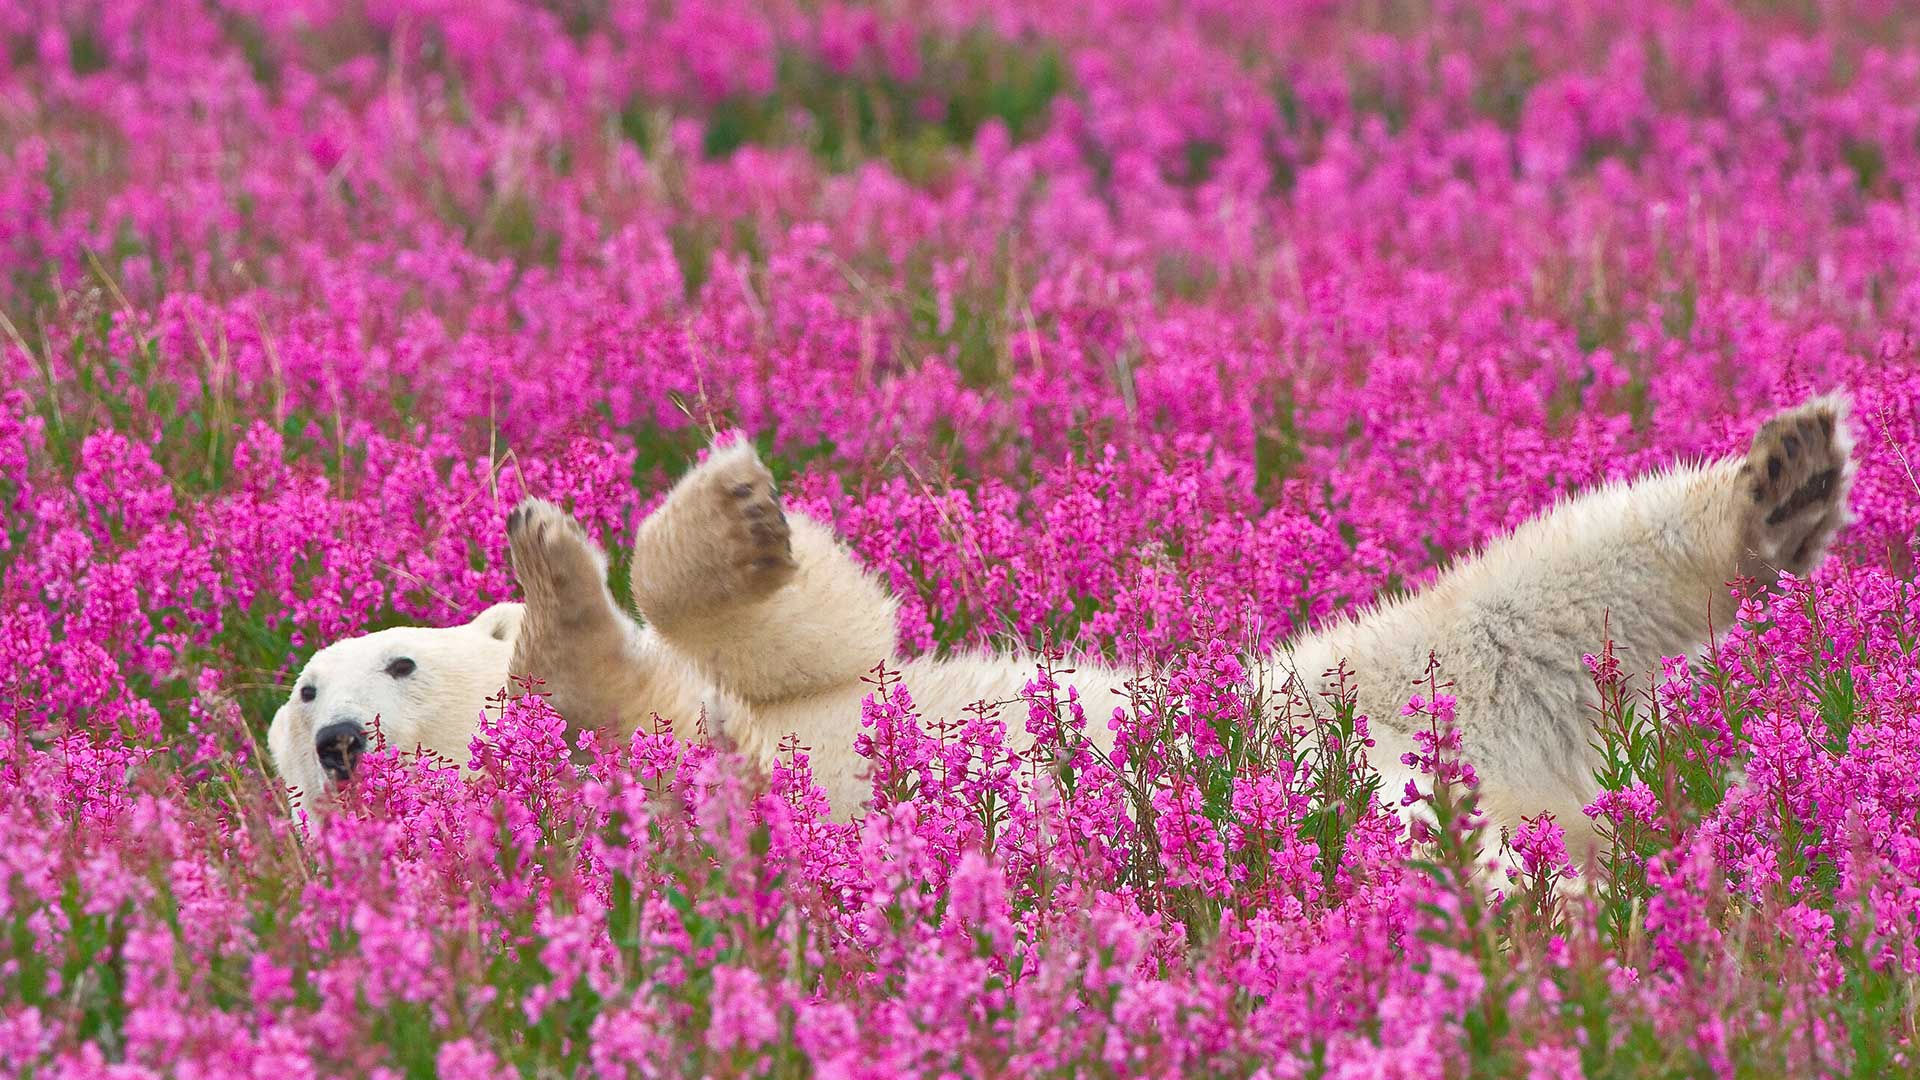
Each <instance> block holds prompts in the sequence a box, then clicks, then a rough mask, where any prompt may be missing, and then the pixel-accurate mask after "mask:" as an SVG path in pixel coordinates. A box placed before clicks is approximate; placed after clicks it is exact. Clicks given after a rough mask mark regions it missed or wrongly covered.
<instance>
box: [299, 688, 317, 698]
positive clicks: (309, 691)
mask: <svg viewBox="0 0 1920 1080" xmlns="http://www.w3.org/2000/svg"><path fill="white" fill-rule="evenodd" d="M319 696H320V691H318V690H315V689H314V688H313V687H312V686H310V685H309V686H303V687H301V688H300V700H301V701H312V700H313V699H314V698H316V697H319Z"/></svg>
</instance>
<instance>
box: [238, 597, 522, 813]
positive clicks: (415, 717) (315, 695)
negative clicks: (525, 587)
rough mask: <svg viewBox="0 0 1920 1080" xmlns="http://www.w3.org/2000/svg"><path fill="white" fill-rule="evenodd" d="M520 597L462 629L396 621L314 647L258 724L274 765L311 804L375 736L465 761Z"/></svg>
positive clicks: (493, 690)
mask: <svg viewBox="0 0 1920 1080" xmlns="http://www.w3.org/2000/svg"><path fill="white" fill-rule="evenodd" d="M525 611H526V609H525V607H524V606H523V605H520V604H495V605H494V606H492V607H490V608H488V609H487V610H485V611H483V612H481V613H480V615H479V617H478V618H476V619H474V620H473V621H472V622H470V623H467V624H466V625H464V626H449V627H444V628H442V627H428V626H399V627H394V628H393V629H391V630H380V631H377V632H375V633H371V634H366V635H363V636H361V637H356V638H348V639H347V640H345V641H336V642H334V643H333V644H331V645H329V646H327V647H326V648H324V649H321V650H320V651H319V652H317V653H314V654H313V659H311V660H309V661H307V666H306V667H305V668H303V669H301V671H300V677H299V678H298V679H296V680H295V681H294V684H293V693H292V694H291V695H289V696H288V698H287V703H286V704H285V705H282V706H280V710H279V711H278V712H276V713H274V716H273V723H272V724H271V725H270V726H269V727H268V728H267V751H268V753H269V754H271V755H272V757H273V767H274V771H276V772H278V773H279V774H280V779H281V780H282V781H283V782H284V783H286V784H287V785H288V786H289V787H292V788H294V789H296V790H295V794H294V798H295V799H296V801H297V802H298V803H299V805H302V806H305V807H307V808H309V809H317V808H318V807H319V806H320V804H322V803H324V802H325V796H326V793H327V791H328V790H329V788H330V786H334V785H341V784H346V783H348V782H350V781H351V780H352V779H353V772H354V766H355V765H357V764H358V763H359V761H360V755H361V754H363V753H365V752H366V750H367V748H368V747H369V746H371V745H373V743H374V741H375V740H376V738H377V739H378V740H380V741H382V742H384V743H385V745H387V746H390V747H394V748H396V749H398V750H402V751H410V750H416V749H418V750H430V751H432V752H434V753H436V754H439V755H441V756H443V757H447V758H450V759H452V760H453V761H455V762H457V763H459V764H461V765H465V764H466V761H467V748H468V745H469V744H470V743H471V742H472V740H473V736H474V733H475V732H476V731H478V730H479V726H480V714H481V710H482V709H483V708H484V707H485V705H486V703H487V699H489V698H491V697H492V696H493V695H495V694H497V693H499V692H500V689H501V688H502V687H504V686H505V685H506V682H507V667H508V665H509V664H510V663H511V662H512V659H513V643H514V638H515V637H517V636H518V635H519V633H520V618H521V616H522V615H523V614H524V613H525Z"/></svg>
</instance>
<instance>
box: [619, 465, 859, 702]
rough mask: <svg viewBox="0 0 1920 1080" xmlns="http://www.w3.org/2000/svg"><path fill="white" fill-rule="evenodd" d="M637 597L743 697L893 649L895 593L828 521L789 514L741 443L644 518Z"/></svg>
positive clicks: (838, 671)
mask: <svg viewBox="0 0 1920 1080" xmlns="http://www.w3.org/2000/svg"><path fill="white" fill-rule="evenodd" d="M632 581H633V604H634V608H635V609H636V610H637V611H639V613H640V615H641V616H642V617H643V618H644V619H645V620H646V621H647V625H648V627H649V628H651V629H652V630H653V631H655V632H657V633H658V634H659V635H660V637H661V639H662V640H663V641H664V642H666V643H667V644H668V645H669V646H671V647H672V648H673V649H674V650H676V651H677V652H679V653H680V654H682V655H684V656H685V657H686V658H687V659H688V660H690V661H691V662H693V663H694V664H696V665H698V666H699V668H700V669H701V671H702V672H703V673H705V674H706V676H707V677H708V678H710V679H712V680H713V681H714V682H715V683H717V684H719V685H720V686H721V687H723V688H725V689H726V690H728V691H729V692H731V693H734V694H737V695H739V696H740V697H742V698H744V699H745V700H746V701H748V702H782V701H790V700H792V699H794V698H798V697H803V696H806V695H811V694H818V693H821V692H823V691H826V690H831V689H833V688H836V687H841V686H845V685H849V684H857V683H858V682H859V680H860V678H861V677H862V676H863V675H865V674H866V673H867V672H868V671H870V670H871V669H872V668H873V667H874V666H875V665H876V664H879V663H882V662H883V661H889V660H891V659H892V658H893V654H894V600H893V597H892V595H891V594H889V593H888V591H887V589H886V587H885V586H883V585H882V584H880V582H879V581H877V580H876V579H875V578H873V577H872V576H871V575H869V574H867V573H866V572H865V571H864V570H862V569H861V567H860V565H859V564H858V563H857V562H855V561H854V559H853V556H852V554H851V553H849V552H848V551H847V550H846V549H845V548H843V547H842V546H841V545H840V544H839V542H838V540H837V539H836V538H835V537H834V535H833V531H832V530H831V529H830V528H828V527H827V526H825V525H823V524H821V523H819V522H816V521H813V520H811V519H808V518H805V517H802V516H799V515H793V516H791V517H790V516H789V515H787V513H786V512H785V510H784V508H783V507H782V506H781V505H780V498H779V494H778V492H777V491H775V489H774V484H773V475H772V474H771V473H769V472H768V471H767V468H766V466H765V465H763V464H761V462H760V459H759V458H758V457H757V456H755V454H754V452H753V448H752V447H751V446H749V445H746V444H741V445H738V446H732V447H728V448H726V449H724V450H717V451H715V452H714V453H713V454H712V455H711V456H710V457H709V458H708V459H707V460H706V461H705V462H703V463H702V464H701V465H700V466H699V467H698V468H696V469H694V470H693V471H692V472H689V473H688V474H687V475H686V476H684V477H682V478H681V480H680V482H679V483H678V484H676V485H674V488H673V490H672V492H670V493H669V494H668V495H667V498H666V501H665V502H663V503H662V504H661V506H660V508H659V509H658V510H656V511H654V512H653V513H652V514H651V515H649V516H648V517H647V519H646V520H645V521H644V522H642V523H641V524H640V530H639V535H638V536H637V537H636V538H635V541H634V552H633V574H632Z"/></svg>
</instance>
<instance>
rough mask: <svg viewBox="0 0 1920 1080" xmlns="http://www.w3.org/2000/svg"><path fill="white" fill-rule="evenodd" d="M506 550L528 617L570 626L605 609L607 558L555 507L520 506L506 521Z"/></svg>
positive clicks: (525, 502) (537, 502)
mask: <svg viewBox="0 0 1920 1080" xmlns="http://www.w3.org/2000/svg"><path fill="white" fill-rule="evenodd" d="M507 550H508V551H509V552H510V553H511V555H512V557H513V573H514V576H515V577H516V578H518V579H519V581H520V591H521V592H522V593H524V594H525V595H526V600H527V612H528V615H529V616H530V617H535V618H538V619H540V620H542V621H547V620H552V621H554V622H557V623H570V622H575V621H578V620H580V619H583V618H587V617H589V616H591V615H594V614H597V613H598V612H600V611H601V610H602V609H604V608H605V607H606V606H607V601H606V587H605V586H606V580H607V574H606V558H605V556H603V555H601V553H600V549H599V548H598V547H596V546H595V545H594V543H593V541H592V540H591V539H589V538H588V536H587V532H586V530H585V529H583V528H581V527H580V523H579V522H577V521H575V520H574V519H573V516H572V515H571V514H568V513H567V512H566V511H564V510H562V509H560V508H559V507H558V506H555V505H554V504H552V503H550V502H548V501H547V500H545V499H535V498H526V499H522V500H520V505H518V506H516V507H514V508H513V511H512V512H511V513H509V514H508V515H507Z"/></svg>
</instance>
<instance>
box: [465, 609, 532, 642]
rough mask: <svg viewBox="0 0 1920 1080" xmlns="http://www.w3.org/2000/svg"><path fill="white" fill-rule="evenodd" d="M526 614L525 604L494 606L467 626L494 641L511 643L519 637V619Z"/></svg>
mask: <svg viewBox="0 0 1920 1080" xmlns="http://www.w3.org/2000/svg"><path fill="white" fill-rule="evenodd" d="M526 613H527V606H526V605H525V604H515V603H505V604H495V605H493V606H492V607H490V608H488V609H487V610H485V611H483V612H481V613H480V614H479V615H477V616H475V617H474V620H473V621H472V622H470V623H468V624H467V625H468V626H471V627H473V628H474V629H475V630H478V631H480V632H481V633H483V634H485V635H487V636H488V637H490V638H492V639H493V640H495V641H512V640H513V639H514V638H517V637H519V636H520V619H521V617H522V616H524V615H525V614H526Z"/></svg>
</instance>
